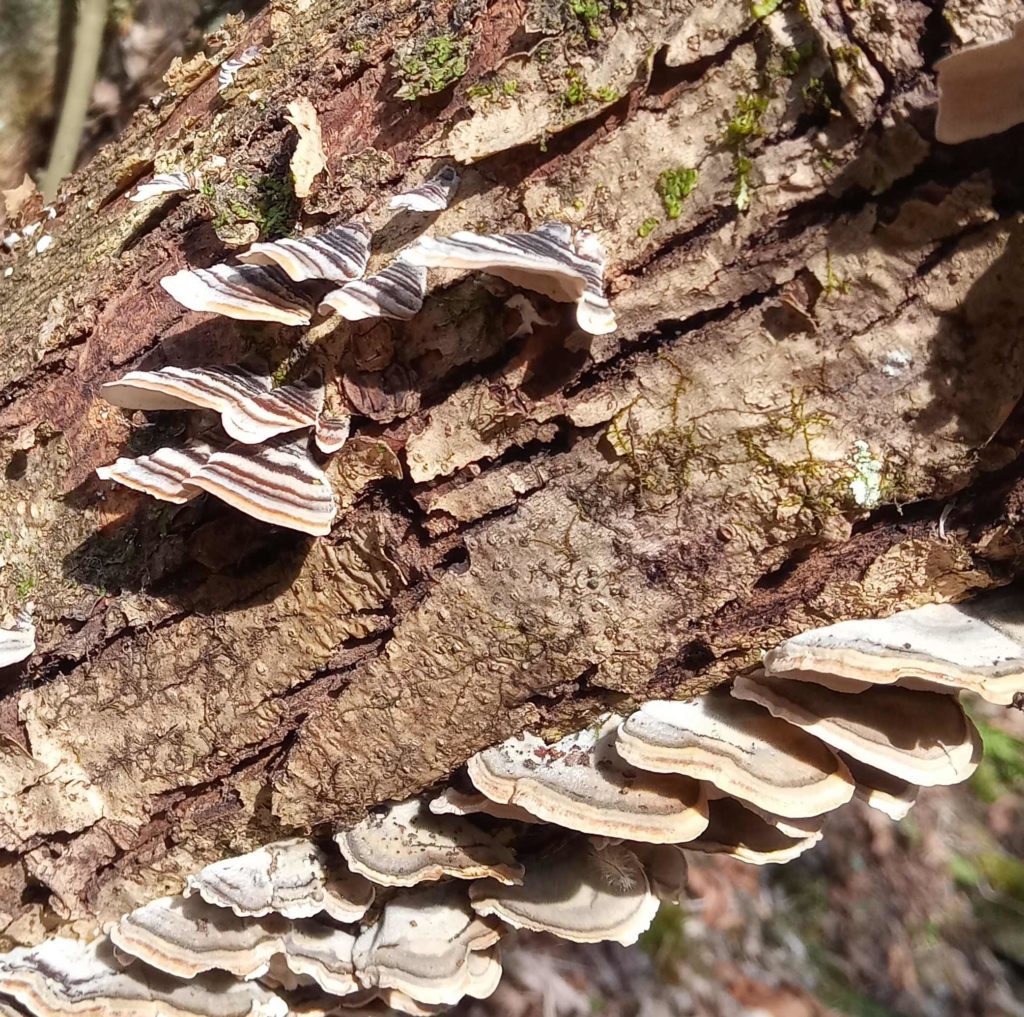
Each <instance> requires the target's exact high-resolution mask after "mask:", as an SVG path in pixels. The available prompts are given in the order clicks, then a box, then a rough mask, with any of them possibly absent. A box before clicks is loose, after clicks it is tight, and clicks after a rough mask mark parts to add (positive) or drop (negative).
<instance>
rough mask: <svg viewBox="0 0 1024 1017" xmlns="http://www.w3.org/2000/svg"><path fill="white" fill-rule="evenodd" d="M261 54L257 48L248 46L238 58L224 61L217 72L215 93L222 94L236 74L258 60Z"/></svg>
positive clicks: (232, 82) (231, 83) (233, 80)
mask: <svg viewBox="0 0 1024 1017" xmlns="http://www.w3.org/2000/svg"><path fill="white" fill-rule="evenodd" d="M261 52H262V50H261V48H260V47H259V46H249V47H248V48H247V49H244V50H242V52H241V53H239V54H238V56H236V57H230V58H229V59H227V60H225V61H224V63H222V64H221V65H220V69H219V70H218V71H217V91H219V92H223V91H224V89H225V88H229V87H230V86H231V85H233V84H234V83H235V78H236V77H237V76H238V72H239V71H240V70H241V69H242V68H243V67H246V66H247V65H248V64H252V63H255V62H256V61H257V60H259V58H260V53H261Z"/></svg>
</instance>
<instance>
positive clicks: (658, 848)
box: [629, 844, 687, 904]
mask: <svg viewBox="0 0 1024 1017" xmlns="http://www.w3.org/2000/svg"><path fill="white" fill-rule="evenodd" d="M629 850H630V851H632V852H633V854H635V855H636V856H637V858H639V859H640V862H641V864H642V865H643V867H644V872H646V873H647V882H648V883H649V884H650V887H651V892H652V893H653V894H654V896H655V897H657V898H658V900H662V901H668V902H669V903H671V904H679V903H681V902H682V900H683V898H684V897H685V896H686V887H687V866H686V854H685V853H684V851H683V849H682V848H681V847H680V846H679V845H678V844H630V845H629Z"/></svg>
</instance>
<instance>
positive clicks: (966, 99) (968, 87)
mask: <svg viewBox="0 0 1024 1017" xmlns="http://www.w3.org/2000/svg"><path fill="white" fill-rule="evenodd" d="M935 70H936V73H937V74H938V79H939V115H938V119H937V120H936V123H935V137H936V138H937V139H938V140H939V141H943V142H946V143H947V144H955V143H957V142H961V141H970V140H971V139H973V138H984V137H985V136H986V135H989V134H998V133H1000V132H1001V131H1005V130H1007V129H1008V128H1010V127H1013V126H1014V125H1015V124H1019V123H1022V122H1024V21H1022V22H1020V23H1019V24H1018V25H1017V27H1016V29H1015V30H1014V33H1013V35H1012V36H1011V37H1010V38H1008V39H1002V40H1000V41H999V42H992V43H986V44H984V45H981V46H969V47H967V48H966V49H962V50H960V52H959V53H951V54H950V55H949V56H947V57H943V58H942V59H941V60H939V61H938V63H936V65H935Z"/></svg>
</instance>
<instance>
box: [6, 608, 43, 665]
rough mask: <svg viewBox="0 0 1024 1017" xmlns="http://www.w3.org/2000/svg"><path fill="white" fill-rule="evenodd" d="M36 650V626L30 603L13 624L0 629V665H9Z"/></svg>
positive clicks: (18, 661) (16, 662) (23, 658)
mask: <svg viewBox="0 0 1024 1017" xmlns="http://www.w3.org/2000/svg"><path fill="white" fill-rule="evenodd" d="M35 652H36V627H35V625H34V624H33V622H32V605H31V604H26V605H25V606H24V607H23V608H22V609H21V611H19V612H18V617H17V618H16V619H15V621H14V625H13V627H12V628H9V629H0V667H10V666H11V665H12V664H19V663H21V661H23V660H26V659H27V658H28V657H31V656H32V654H33V653H35Z"/></svg>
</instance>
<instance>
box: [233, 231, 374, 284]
mask: <svg viewBox="0 0 1024 1017" xmlns="http://www.w3.org/2000/svg"><path fill="white" fill-rule="evenodd" d="M238 260H239V261H241V262H242V263H243V264H246V265H276V266H277V267H278V268H281V269H283V270H284V271H285V273H287V275H288V278H289V279H292V280H293V281H294V282H306V281H307V280H311V279H325V280H327V281H328V282H347V281H348V280H350V279H359V278H360V277H361V276H362V275H363V273H364V272H365V271H366V265H367V262H369V260H370V231H369V230H368V229H367V228H366V227H365V226H364V225H363V224H362V223H361V222H347V223H345V224H344V225H341V226H334V227H332V228H331V229H328V230H324V231H323V232H322V233H318V234H317V235H316V236H313V237H301V238H297V239H292V238H289V237H285V238H284V239H283V240H275V241H274V242H273V243H263V244H253V245H252V247H250V248H249V250H248V251H246V252H245V253H244V254H239V255H238Z"/></svg>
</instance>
